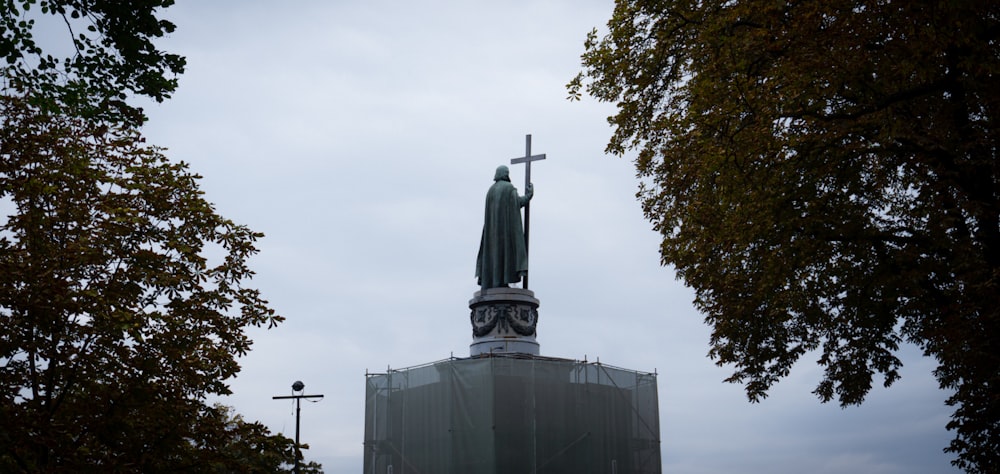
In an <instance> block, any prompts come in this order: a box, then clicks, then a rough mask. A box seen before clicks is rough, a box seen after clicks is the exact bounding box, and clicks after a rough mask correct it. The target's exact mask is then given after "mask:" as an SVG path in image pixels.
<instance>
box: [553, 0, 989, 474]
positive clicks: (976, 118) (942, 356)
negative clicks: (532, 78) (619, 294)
mask: <svg viewBox="0 0 1000 474" xmlns="http://www.w3.org/2000/svg"><path fill="white" fill-rule="evenodd" d="M998 19H1000V4H997V3H996V2H928V1H910V2H889V1H879V0H872V1H847V0H806V1H797V2H788V1H740V0H735V1H733V0H726V1H720V0H713V1H693V0H661V1H639V0H634V1H628V0H619V1H617V2H616V8H615V11H614V14H613V17H612V18H611V20H610V21H609V22H608V28H609V29H608V33H607V34H606V35H604V36H602V37H600V38H599V37H598V34H597V32H596V30H595V31H594V32H592V33H591V34H590V35H589V37H588V38H587V41H586V44H585V52H584V53H583V55H582V62H583V66H584V70H583V72H581V74H580V75H579V76H577V78H576V79H574V80H573V81H572V82H570V84H569V85H568V88H569V91H570V94H571V98H579V96H580V95H581V93H582V92H583V91H585V92H587V93H589V94H590V95H592V96H594V97H596V98H597V99H599V100H602V101H607V102H613V103H616V104H617V113H616V114H615V115H614V116H613V117H611V118H609V121H610V122H611V123H612V125H613V126H614V127H615V129H614V132H613V136H612V137H611V140H610V143H609V145H608V148H607V151H609V152H611V153H616V154H623V153H625V152H626V151H628V150H636V152H637V153H636V160H635V164H636V168H637V170H638V173H637V174H638V176H639V178H640V181H641V183H642V184H641V185H640V191H639V193H638V197H639V199H640V201H641V202H642V205H643V209H644V211H645V215H646V217H647V218H648V219H649V220H650V221H651V222H652V223H653V225H654V228H655V229H656V230H657V231H658V232H659V233H660V234H662V236H663V241H662V246H661V257H662V263H663V264H669V265H673V266H675V267H676V269H677V273H678V276H679V278H682V279H683V280H684V281H685V282H686V284H687V285H689V286H691V287H692V288H693V289H694V290H695V292H696V299H695V304H696V306H697V307H698V308H699V309H700V310H701V311H702V312H703V313H704V314H705V320H706V322H707V323H708V324H709V325H711V326H712V328H713V332H712V336H711V340H710V351H709V354H710V356H711V357H713V358H714V359H715V360H716V361H717V363H718V364H719V365H726V364H731V365H732V366H734V368H735V370H734V372H733V374H732V376H731V377H729V378H728V379H727V380H728V381H729V382H736V383H742V384H745V388H746V392H747V395H748V397H749V399H750V400H751V401H758V400H760V399H761V398H763V397H765V396H767V391H768V389H769V388H770V387H771V385H772V384H774V383H775V382H776V381H778V380H779V379H781V378H782V377H784V376H786V375H787V374H788V373H789V370H790V368H791V366H792V364H793V363H794V362H795V361H796V360H797V359H799V358H800V357H801V356H803V355H805V354H812V353H818V354H819V359H818V363H819V364H820V365H821V366H823V367H824V369H825V372H824V375H823V378H822V380H820V381H819V384H818V386H817V387H816V390H815V392H814V393H815V394H816V395H817V396H818V397H819V399H820V400H822V401H823V402H826V401H829V400H833V399H836V400H838V401H839V402H840V403H841V404H842V405H852V404H859V403H861V402H862V401H863V400H864V398H865V396H866V394H867V393H868V392H869V390H870V389H871V387H872V384H873V378H874V377H876V375H878V376H880V377H881V378H882V383H883V384H884V385H885V386H889V385H891V384H892V383H893V382H894V381H895V380H897V379H898V378H899V373H898V369H899V367H900V366H901V362H900V360H899V359H898V358H897V351H898V349H899V345H900V344H901V343H902V342H904V341H906V342H911V343H913V344H916V345H918V346H919V347H921V348H922V349H923V351H924V353H925V354H926V355H928V356H931V357H934V358H935V359H936V360H937V362H938V367H937V369H936V370H935V372H934V374H935V376H936V377H937V380H938V381H939V383H940V385H941V387H942V388H944V389H948V390H951V391H952V392H953V393H952V395H951V396H950V398H949V399H948V400H947V403H948V404H949V405H951V406H954V407H955V411H954V413H953V416H952V419H951V421H950V423H948V426H947V427H948V429H950V430H954V432H955V435H956V436H955V438H954V440H953V441H952V442H951V444H950V446H948V447H947V448H946V451H949V452H953V453H955V454H956V455H957V457H956V459H955V460H954V461H953V464H955V465H957V466H959V467H961V468H964V469H966V470H968V471H969V472H997V471H998V470H1000V467H998V466H1000V460H998V456H1000V455H998V453H1000V224H998V222H1000V165H998V156H997V153H998V146H1000V127H998V120H1000V45H998V39H1000V23H998Z"/></svg>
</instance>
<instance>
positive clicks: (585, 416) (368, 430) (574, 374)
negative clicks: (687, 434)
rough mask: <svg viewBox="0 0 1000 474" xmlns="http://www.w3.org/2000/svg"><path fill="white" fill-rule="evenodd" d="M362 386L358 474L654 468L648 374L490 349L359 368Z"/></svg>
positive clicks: (653, 401) (644, 473)
mask: <svg viewBox="0 0 1000 474" xmlns="http://www.w3.org/2000/svg"><path fill="white" fill-rule="evenodd" d="M365 393H366V401H365V439H364V446H365V448H364V456H365V458H364V472H365V473H378V474H384V473H394V474H417V473H425V474H426V473H434V474H497V473H537V474H561V473H573V474H607V473H618V474H623V473H629V474H660V473H661V459H660V423H659V412H658V402H657V390H656V374H655V373H645V372H637V371H634V370H628V369H622V368H618V367H612V366H609V365H603V364H601V363H593V362H586V361H583V362H581V361H575V360H566V359H555V358H548V357H535V356H527V355H523V354H507V355H499V354H493V355H484V356H482V357H474V358H468V359H450V360H444V361H440V362H435V363H433V364H428V365H423V366H419V367H412V368H408V369H398V370H389V371H388V372H387V373H384V374H368V375H367V378H366V390H365Z"/></svg>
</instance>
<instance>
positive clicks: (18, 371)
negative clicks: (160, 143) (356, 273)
mask: <svg viewBox="0 0 1000 474" xmlns="http://www.w3.org/2000/svg"><path fill="white" fill-rule="evenodd" d="M0 119H2V120H3V126H2V127H0V158H2V159H0V203H4V204H3V205H4V208H3V211H4V213H5V217H4V218H3V220H0V333H2V334H4V335H5V337H3V338H0V360H2V361H3V364H0V387H2V391H0V393H3V394H4V395H3V398H0V433H4V434H5V436H0V470H3V471H35V470H37V471H53V470H65V471H76V470H93V469H95V468H96V469H99V470H107V471H122V470H124V471H143V472H160V471H166V470H174V471H176V470H180V471H191V470H192V469H193V470H196V471H197V470H203V469H204V468H203V467H202V466H203V463H205V462H207V461H206V456H207V454H206V453H208V452H209V451H212V450H215V449H221V447H219V446H214V445H210V444H207V443H210V441H211V440H208V439H205V438H204V436H207V435H208V434H206V433H205V432H204V430H209V429H211V430H226V429H228V428H225V427H224V426H214V427H213V426H211V424H212V423H228V422H227V421H224V420H220V419H218V417H216V416H215V415H213V414H212V413H209V412H207V411H206V407H205V405H204V401H205V399H206V398H208V397H210V396H214V395H224V394H228V393H229V388H228V386H227V385H226V383H225V381H226V380H227V379H229V378H231V377H234V376H235V375H236V374H237V373H238V372H239V364H238V363H237V360H236V357H237V356H240V355H243V354H246V353H247V351H249V349H250V347H251V345H252V341H251V340H250V339H249V337H247V335H246V333H245V331H246V329H247V328H248V327H254V326H256V327H259V326H265V325H266V326H267V327H273V326H274V325H276V324H277V323H279V322H280V321H282V320H283V318H282V317H281V316H279V315H277V314H275V312H274V310H272V309H271V308H269V307H268V305H267V301H265V300H264V299H262V297H261V295H260V293H259V291H257V290H255V289H252V288H247V287H245V286H244V285H245V284H246V282H247V281H248V280H249V279H250V278H251V277H252V275H253V272H252V271H251V270H250V269H249V267H248V266H247V260H248V259H249V258H250V257H251V256H252V255H253V254H255V253H256V252H257V250H256V248H255V247H254V244H253V243H254V241H255V240H256V239H257V238H259V237H261V234H259V233H255V232H252V231H251V230H250V229H248V228H247V227H245V226H242V225H238V224H236V223H234V222H232V221H230V220H228V219H225V218H223V217H221V216H219V215H217V214H215V212H214V209H213V208H212V206H211V204H209V203H208V202H206V201H205V200H204V198H203V193H202V192H201V191H200V190H199V189H198V187H197V179H198V176H197V175H194V174H191V173H190V172H189V171H188V169H187V165H185V164H183V163H172V162H170V161H169V160H167V158H166V157H164V156H163V155H162V154H161V153H160V150H158V149H156V148H152V147H145V146H143V145H142V140H141V137H140V136H139V134H138V132H137V131H136V130H135V129H134V128H131V127H127V126H123V127H108V126H106V125H101V124H99V123H94V122H90V121H86V120H83V119H80V118H74V117H70V116H66V115H58V114H50V113H46V112H45V111H44V110H42V109H40V108H38V107H35V106H32V105H30V104H28V103H27V102H26V101H24V100H21V99H16V98H10V97H3V98H0ZM254 433H256V435H259V436H267V435H266V430H263V432H261V431H260V430H256V431H254ZM216 434H219V433H216ZM222 434H225V433H222ZM220 435H221V434H220ZM256 435H255V436H256ZM213 436H215V435H213ZM257 441H261V442H263V440H257ZM226 442H227V443H238V442H239V441H238V440H233V439H230V440H228V441H226ZM255 442H256V441H255ZM195 445H204V446H203V448H199V449H197V450H196V449H194V448H193V446H195ZM244 449H246V448H244ZM281 449H284V448H281ZM262 454H263V453H262ZM272 454H273V453H271V454H268V455H272ZM282 456H284V455H282ZM227 459H229V460H228V461H226V462H236V459H234V458H227ZM281 459H284V460H288V459H290V458H287V457H281ZM248 462H249V461H248ZM234 465H235V464H234ZM231 470H234V471H241V472H242V471H244V469H241V468H237V467H233V468H231Z"/></svg>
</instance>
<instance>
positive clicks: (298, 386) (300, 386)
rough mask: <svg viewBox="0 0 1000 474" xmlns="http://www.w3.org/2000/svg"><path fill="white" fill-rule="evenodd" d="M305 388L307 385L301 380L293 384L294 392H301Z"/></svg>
mask: <svg viewBox="0 0 1000 474" xmlns="http://www.w3.org/2000/svg"><path fill="white" fill-rule="evenodd" d="M304 388H306V384H304V383H302V381H301V380H296V381H295V383H293V384H292V391H293V392H301V391H302V389H304Z"/></svg>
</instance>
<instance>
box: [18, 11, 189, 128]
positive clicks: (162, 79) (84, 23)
mask: <svg viewBox="0 0 1000 474" xmlns="http://www.w3.org/2000/svg"><path fill="white" fill-rule="evenodd" d="M19 3H20V5H21V8H22V9H23V11H20V10H18V9H17V6H16V5H17V3H15V2H2V3H0V15H2V16H0V18H2V20H0V57H3V58H4V59H5V61H6V64H7V67H5V68H4V70H3V73H4V76H5V77H7V78H8V79H9V81H8V82H6V83H5V85H4V87H5V88H8V87H9V88H11V89H13V91H14V92H16V93H18V94H29V95H35V96H39V97H40V98H43V99H44V100H46V101H48V102H49V103H50V106H51V107H58V108H59V109H60V110H63V111H64V112H67V113H73V114H76V115H80V116H83V117H87V118H90V119H92V120H110V121H112V122H119V121H123V122H126V123H128V124H132V125H136V124H140V123H141V122H142V121H143V116H142V113H141V110H140V109H137V108H134V107H131V106H128V105H126V104H125V103H124V102H122V101H123V100H125V99H126V98H127V97H128V96H130V95H132V94H139V95H144V96H147V97H150V98H153V99H155V100H156V101H158V102H159V101H163V100H164V99H166V98H168V97H169V96H170V94H171V93H172V92H173V91H174V90H175V89H176V88H177V76H178V75H179V74H181V73H183V72H184V66H185V60H184V58H183V57H181V56H179V55H176V54H169V53H166V52H163V51H160V50H158V49H157V48H156V46H155V45H154V44H153V40H154V39H155V38H159V37H162V36H163V35H165V34H168V33H171V32H173V31H174V29H175V26H174V25H173V24H172V23H170V22H169V21H166V20H161V19H158V18H157V17H156V14H157V9H159V8H166V7H168V6H170V5H172V4H173V2H172V1H171V0H152V1H144V2H118V1H106V0H84V1H63V0H48V1H41V2H40V13H41V16H38V14H37V13H34V12H29V10H30V7H31V5H32V4H34V3H36V1H35V0H27V1H22V2H19ZM47 16H51V17H57V18H46V17H47ZM36 18H37V19H39V20H43V21H44V22H45V23H52V24H53V25H58V26H59V27H64V28H66V30H65V34H64V35H62V36H61V37H60V38H61V39H62V40H64V41H65V43H66V46H69V47H72V50H73V53H72V54H69V55H67V56H65V57H61V58H60V57H55V56H52V55H51V54H46V52H45V51H43V50H42V49H41V48H40V47H39V46H38V45H37V43H36V42H35V39H34V31H35V23H36V22H35V20H36Z"/></svg>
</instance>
